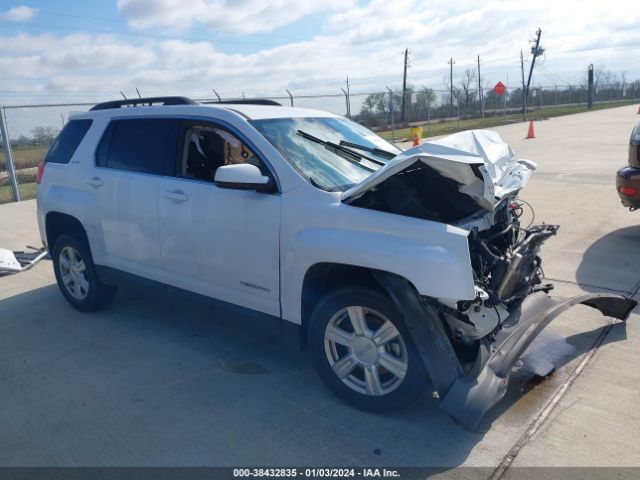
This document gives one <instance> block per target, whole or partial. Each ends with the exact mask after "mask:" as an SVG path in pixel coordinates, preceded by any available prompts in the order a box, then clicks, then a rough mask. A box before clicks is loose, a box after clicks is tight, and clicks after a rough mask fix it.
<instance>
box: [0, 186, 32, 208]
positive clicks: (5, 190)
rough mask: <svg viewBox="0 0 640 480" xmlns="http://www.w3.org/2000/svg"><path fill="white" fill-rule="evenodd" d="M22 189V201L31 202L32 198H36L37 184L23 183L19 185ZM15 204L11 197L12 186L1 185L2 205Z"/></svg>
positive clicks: (0, 196)
mask: <svg viewBox="0 0 640 480" xmlns="http://www.w3.org/2000/svg"><path fill="white" fill-rule="evenodd" d="M19 188H20V199H21V200H29V199H31V198H36V184H35V183H21V184H20V185H19ZM9 202H13V196H12V195H11V185H1V186H0V204H2V203H9Z"/></svg>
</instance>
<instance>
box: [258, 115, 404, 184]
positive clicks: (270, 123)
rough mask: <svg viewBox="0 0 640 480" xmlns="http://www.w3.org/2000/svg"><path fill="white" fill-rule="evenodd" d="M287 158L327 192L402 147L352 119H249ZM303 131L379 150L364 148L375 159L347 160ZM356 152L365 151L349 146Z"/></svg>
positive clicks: (366, 171) (361, 174) (361, 177)
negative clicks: (386, 153)
mask: <svg viewBox="0 0 640 480" xmlns="http://www.w3.org/2000/svg"><path fill="white" fill-rule="evenodd" d="M251 123H252V124H253V126H254V127H256V128H257V129H258V130H259V131H260V133H262V134H263V135H264V136H265V138H266V139H267V140H269V142H270V143H271V144H272V145H273V146H274V147H275V148H277V149H278V151H279V152H280V153H281V154H282V155H283V156H284V158H286V159H287V161H288V162H289V163H290V164H291V165H292V166H293V168H295V169H296V170H297V171H298V173H300V174H301V175H302V176H303V177H304V178H305V179H306V180H308V181H309V182H311V184H313V185H315V186H317V187H319V188H322V189H324V190H329V191H341V192H344V191H345V190H348V189H349V188H351V187H352V186H354V185H356V184H358V183H360V182H361V181H362V180H364V179H365V178H366V177H368V176H369V175H371V172H372V171H375V170H377V169H378V168H380V164H386V163H387V162H388V161H389V155H384V154H383V153H382V152H380V151H379V150H382V151H386V152H389V153H392V154H396V155H397V154H399V153H401V150H400V149H398V148H397V147H395V146H394V145H392V144H390V143H389V142H387V141H385V140H383V139H382V138H380V137H379V136H377V135H376V134H375V133H373V132H372V131H370V130H368V129H366V128H364V127H363V126H361V125H358V124H357V123H355V122H352V121H350V120H347V119H346V118H340V117H304V118H271V119H266V120H254V121H252V122H251ZM298 131H302V132H305V133H307V134H310V135H312V136H314V137H317V138H318V139H320V140H323V141H328V142H332V143H335V144H340V142H341V141H343V142H349V144H357V145H360V146H363V147H367V148H370V149H372V150H373V149H379V150H378V151H367V152H366V156H367V157H371V158H372V159H374V160H375V161H376V162H371V161H369V160H367V159H366V158H362V159H361V160H360V161H359V162H354V161H349V160H348V159H346V158H344V156H341V155H339V154H337V153H336V152H335V151H331V150H330V149H329V150H328V149H327V148H325V146H324V145H322V144H321V143H316V142H313V141H310V140H309V139H308V138H305V137H304V136H303V135H300V134H299V132H298ZM348 148H350V149H351V150H353V151H354V152H357V153H365V152H362V151H359V150H357V149H355V148H354V147H353V146H349V147H348Z"/></svg>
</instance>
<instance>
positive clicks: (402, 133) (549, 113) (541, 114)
mask: <svg viewBox="0 0 640 480" xmlns="http://www.w3.org/2000/svg"><path fill="white" fill-rule="evenodd" d="M632 103H633V102H631V101H625V102H602V103H595V104H594V105H593V108H592V109H591V110H602V109H605V108H615V107H622V106H624V105H631V104H632ZM587 111H589V110H587V106H586V105H562V106H558V107H554V106H550V107H542V108H540V109H538V110H535V111H533V112H528V113H527V120H537V119H542V118H549V117H559V116H561V115H570V114H572V113H582V112H587ZM521 121H522V114H521V113H510V114H508V115H499V116H494V117H487V118H485V119H482V118H469V119H464V120H449V121H446V122H438V123H432V124H430V125H423V128H424V130H423V132H422V137H423V138H425V137H434V136H437V135H448V134H450V133H455V132H460V131H462V130H471V129H474V128H490V127H496V126H498V125H507V124H510V123H517V122H521ZM377 133H378V135H380V136H381V137H382V138H384V139H387V140H391V138H392V132H391V130H387V131H380V132H377ZM403 137H405V138H407V139H411V130H410V129H409V128H401V129H398V130H396V132H395V138H396V139H400V138H403Z"/></svg>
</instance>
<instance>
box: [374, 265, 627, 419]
mask: <svg viewBox="0 0 640 480" xmlns="http://www.w3.org/2000/svg"><path fill="white" fill-rule="evenodd" d="M376 277H377V278H378V280H379V281H380V282H381V283H382V285H384V287H385V288H386V290H387V291H388V292H389V294H390V295H391V297H392V298H393V300H394V301H395V303H396V305H397V306H398V308H399V309H400V310H401V311H402V312H403V314H404V318H405V322H406V324H407V328H408V329H409V331H410V332H411V335H412V337H413V340H414V343H415V344H416V348H417V349H418V352H419V354H420V356H421V357H422V361H423V362H424V365H425V367H426V369H427V371H428V372H429V375H430V377H431V381H432V382H433V386H434V388H435V390H436V392H437V393H438V395H439V397H440V398H441V399H442V402H441V405H440V408H442V409H443V410H444V411H445V412H447V413H448V414H449V415H451V416H452V417H453V418H455V419H456V420H458V421H459V422H461V423H462V424H463V425H465V426H467V427H470V428H474V427H475V426H477V424H478V423H479V422H480V420H481V419H482V417H483V416H484V415H485V413H486V412H487V411H488V410H489V409H490V408H491V407H493V406H494V405H495V404H496V403H498V402H499V401H500V399H501V398H502V397H503V396H504V395H505V393H506V391H507V385H508V381H509V375H510V373H511V369H512V368H513V366H514V364H515V363H516V361H517V360H518V358H520V357H521V356H522V354H523V353H524V352H525V350H526V349H527V347H528V346H529V345H530V344H531V342H532V341H533V339H534V338H535V337H536V336H537V335H538V334H539V333H540V332H541V331H542V330H543V329H544V328H545V327H546V326H547V325H549V323H551V321H552V320H553V319H554V318H556V317H557V316H558V315H559V314H560V313H562V312H564V311H565V310H566V309H568V308H569V307H572V306H573V305H578V304H582V305H587V306H589V307H592V308H595V309H597V310H599V311H600V312H602V314H603V315H606V316H609V317H614V318H618V319H620V320H623V321H624V320H626V319H627V318H628V316H629V314H630V313H631V310H633V309H634V308H635V306H636V305H637V302H636V301H635V300H632V299H630V298H626V297H623V296H621V295H615V294H607V293H592V294H586V295H580V296H577V297H572V298H562V297H551V296H549V295H548V294H546V293H544V292H536V293H532V294H531V295H529V296H528V297H526V298H525V299H524V300H523V301H522V302H521V303H520V304H519V305H518V306H517V307H516V308H514V310H513V311H512V312H511V314H510V315H509V317H507V319H506V320H505V321H504V322H502V324H501V327H502V328H501V329H500V330H499V331H498V332H497V333H496V334H495V339H493V340H488V339H486V338H485V339H483V340H482V341H481V344H480V348H479V351H478V354H477V357H476V360H475V363H474V365H473V367H472V368H471V369H469V370H468V371H465V370H464V368H463V366H462V364H461V363H460V361H459V359H458V357H457V355H456V352H455V350H454V348H453V346H452V344H451V342H450V341H449V337H448V336H447V334H446V332H445V330H444V327H443V325H442V322H441V320H440V318H439V316H438V312H437V311H436V310H435V309H434V307H432V306H430V305H429V304H427V303H425V302H424V301H423V300H422V298H421V297H420V296H419V294H418V293H417V292H416V291H415V289H414V288H413V286H412V285H411V284H410V283H409V282H408V281H407V280H405V279H404V278H401V277H398V276H395V275H392V274H383V273H380V274H378V275H376Z"/></svg>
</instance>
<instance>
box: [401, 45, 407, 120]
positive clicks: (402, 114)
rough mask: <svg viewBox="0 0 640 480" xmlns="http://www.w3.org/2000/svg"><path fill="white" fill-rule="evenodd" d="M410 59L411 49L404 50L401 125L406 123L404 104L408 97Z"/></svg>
mask: <svg viewBox="0 0 640 480" xmlns="http://www.w3.org/2000/svg"><path fill="white" fill-rule="evenodd" d="M408 57H409V49H408V48H405V49H404V73H403V74H402V107H401V109H400V123H404V103H405V100H406V96H407V59H408Z"/></svg>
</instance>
